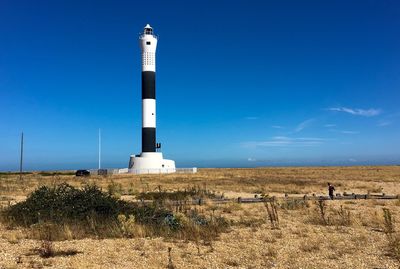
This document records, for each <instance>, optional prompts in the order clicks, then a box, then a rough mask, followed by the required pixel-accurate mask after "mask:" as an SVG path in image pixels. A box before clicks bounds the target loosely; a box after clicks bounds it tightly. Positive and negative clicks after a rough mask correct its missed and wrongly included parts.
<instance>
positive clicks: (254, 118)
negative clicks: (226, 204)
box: [245, 117, 259, 120]
mask: <svg viewBox="0 0 400 269" xmlns="http://www.w3.org/2000/svg"><path fill="white" fill-rule="evenodd" d="M245 119H246V120H258V119H259V117H245Z"/></svg>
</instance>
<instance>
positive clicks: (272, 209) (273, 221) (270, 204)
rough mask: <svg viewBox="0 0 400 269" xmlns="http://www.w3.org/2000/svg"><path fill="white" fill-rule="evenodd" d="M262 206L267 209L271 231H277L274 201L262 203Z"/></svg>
mask: <svg viewBox="0 0 400 269" xmlns="http://www.w3.org/2000/svg"><path fill="white" fill-rule="evenodd" d="M264 206H265V208H266V209H267V213H268V218H269V221H270V222H271V226H272V229H279V217H278V210H277V204H276V202H275V200H274V199H272V200H270V201H266V202H264Z"/></svg>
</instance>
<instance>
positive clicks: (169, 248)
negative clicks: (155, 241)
mask: <svg viewBox="0 0 400 269" xmlns="http://www.w3.org/2000/svg"><path fill="white" fill-rule="evenodd" d="M171 250H172V248H171V247H168V266H167V269H175V268H176V267H175V265H174V263H173V262H172V256H171Z"/></svg>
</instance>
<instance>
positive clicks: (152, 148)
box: [142, 127, 156, 152]
mask: <svg viewBox="0 0 400 269" xmlns="http://www.w3.org/2000/svg"><path fill="white" fill-rule="evenodd" d="M142 152H156V128H148V127H147V128H145V127H143V128H142Z"/></svg>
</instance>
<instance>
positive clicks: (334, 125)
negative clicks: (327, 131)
mask: <svg viewBox="0 0 400 269" xmlns="http://www.w3.org/2000/svg"><path fill="white" fill-rule="evenodd" d="M324 127H326V128H332V127H336V124H325V125H324Z"/></svg>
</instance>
